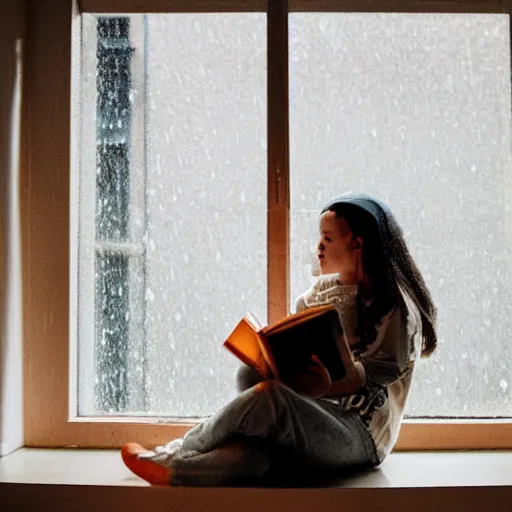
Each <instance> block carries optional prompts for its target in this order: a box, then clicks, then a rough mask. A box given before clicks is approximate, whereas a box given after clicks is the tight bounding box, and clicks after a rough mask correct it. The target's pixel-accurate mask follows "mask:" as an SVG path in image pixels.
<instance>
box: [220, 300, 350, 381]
mask: <svg viewBox="0 0 512 512" xmlns="http://www.w3.org/2000/svg"><path fill="white" fill-rule="evenodd" d="M224 346H225V347H226V348H227V349H228V350H230V351H231V352H232V353H233V354H234V355H235V356H237V357H238V358H239V359H240V360H241V361H243V362H244V363H245V364H247V365H248V366H251V367H252V368H254V369H255V370H256V371H257V372H258V373H259V374H260V375H261V376H262V377H263V378H265V379H277V380H280V381H281V382H283V383H285V384H286V383H287V382H289V381H292V380H293V376H294V375H297V372H300V371H301V370H302V369H305V368H306V367H307V366H308V365H309V364H310V363H311V357H312V356H313V355H316V356H317V357H318V358H319V359H320V361H321V362H322V363H323V365H324V366H325V367H326V368H327V370H328V371H329V375H330V377H331V380H332V381H335V380H341V379H343V378H344V377H345V375H346V368H345V364H344V363H343V358H342V356H341V353H342V352H343V351H346V350H350V349H349V348H348V345H347V343H346V341H345V339H344V336H343V327H342V324H341V320H340V317H339V314H338V312H337V311H336V309H335V308H334V306H330V305H327V306H318V307H314V308H308V309H305V310H303V311H301V312H300V313H295V314H293V315H289V316H286V317H285V318H283V319H281V320H279V321H278V322H276V323H274V324H272V325H270V326H267V327H260V326H258V325H257V324H256V323H255V322H254V321H253V320H251V318H250V317H244V318H242V319H241V320H240V322H239V323H238V324H237V326H236V327H235V329H234V330H233V331H232V332H231V334H230V335H229V336H228V338H227V339H226V341H225V342H224Z"/></svg>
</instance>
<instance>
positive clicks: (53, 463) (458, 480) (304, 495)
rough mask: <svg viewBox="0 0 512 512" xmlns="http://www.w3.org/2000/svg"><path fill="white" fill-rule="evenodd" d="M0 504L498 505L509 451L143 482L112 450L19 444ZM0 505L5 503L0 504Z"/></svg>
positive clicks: (0, 466) (377, 511)
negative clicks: (190, 483)
mask: <svg viewBox="0 0 512 512" xmlns="http://www.w3.org/2000/svg"><path fill="white" fill-rule="evenodd" d="M0 503H2V510H6V511H16V510H23V511H25V510H51V511H52V512H60V511H64V510H66V511H70V510H73V511H76V512H80V511H82V510H84V511H85V510H88V511H91V510H92V511H94V512H99V511H102V510H123V509H124V507H128V508H127V509H126V510H129V512H136V511H138V510H144V511H145V512H147V511H159V510H162V511H163V510H167V511H168V510H173V512H181V511H188V510H191V511H192V510H194V511H195V510H219V511H222V512H230V511H241V510H243V511H253V510H254V511H256V510H257V511H258V512H261V510H264V511H265V512H273V511H279V512H283V511H291V510H297V511H308V512H311V510H314V511H315V512H323V511H331V510H332V511H336V512H339V511H341V510H357V511H358V512H359V511H362V512H364V511H372V512H384V511H388V510H389V511H393V512H396V511H397V510H414V511H415V512H416V511H418V512H422V511H425V512H427V511H428V512H430V511H432V510H435V512H443V511H456V512H477V511H479V510H482V511H486V512H487V511H493V512H501V511H503V512H505V511H510V510H511V503H512V452H511V451H495V452H402V453H393V454H391V455H390V456H389V457H388V459H387V460H386V461H385V462H384V464H383V465H382V466H381V467H380V468H378V469H375V470H372V471H368V472H366V473H364V474H359V475H356V476H352V477H349V478H345V479H343V480H340V481H338V482H336V484H334V485H330V486H329V487H323V488H321V487H315V488H300V489H260V488H237V489H235V488H190V487H188V488H186V487H181V488H171V487H168V488H167V487H159V488H155V487H149V486H148V485H147V484H146V483H145V482H143V481H141V480H139V479H138V478H137V477H135V476H133V475H132V474H131V473H130V472H129V471H128V470H127V469H126V468H125V467H124V466H123V464H122V462H121V459H120V457H119V453H118V451H115V450H45V449H32V448H22V449H20V450H18V451H16V452H14V453H12V454H10V455H8V456H6V457H4V458H2V459H0ZM4 507H5V508H4Z"/></svg>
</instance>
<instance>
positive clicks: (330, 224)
mask: <svg viewBox="0 0 512 512" xmlns="http://www.w3.org/2000/svg"><path fill="white" fill-rule="evenodd" d="M361 246H362V243H361V239H360V238H359V237H358V238H356V239H354V237H353V235H352V232H351V231H350V228H349V226H348V224H347V222H346V221H345V219H344V218H343V217H338V218H337V217H336V213H335V212H331V211H327V212H324V213H323V214H322V215H321V216H320V240H319V242H318V246H317V256H318V262H319V264H320V269H321V273H322V274H336V273H339V274H340V278H341V282H342V283H343V284H357V283H358V275H357V274H358V272H359V271H360V270H362V269H360V268H359V267H360V265H361Z"/></svg>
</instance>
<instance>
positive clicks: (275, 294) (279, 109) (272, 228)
mask: <svg viewBox="0 0 512 512" xmlns="http://www.w3.org/2000/svg"><path fill="white" fill-rule="evenodd" d="M267 69H268V75H267V87H268V89H267V102H268V113H267V119H268V121H267V123H268V125H267V138H268V197H267V201H268V231H267V233H268V235H267V236H268V316H269V322H274V321H276V320H278V319H279V318H281V317H283V316H284V315H286V314H287V313H288V312H289V304H288V303H289V299H288V297H289V289H290V282H289V281H290V279H289V268H290V257H289V255H290V236H289V233H290V222H289V221H290V186H289V183H290V182H289V161H290V160H289V112H288V0H274V1H270V2H269V5H268V13H267Z"/></svg>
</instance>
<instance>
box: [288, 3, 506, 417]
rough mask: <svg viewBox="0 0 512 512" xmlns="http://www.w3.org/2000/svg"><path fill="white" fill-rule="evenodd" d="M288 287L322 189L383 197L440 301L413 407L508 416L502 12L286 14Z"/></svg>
mask: <svg viewBox="0 0 512 512" xmlns="http://www.w3.org/2000/svg"><path fill="white" fill-rule="evenodd" d="M289 27H290V59H289V62H290V148H291V179H290V181H291V203H292V212H291V233H292V240H291V244H292V248H291V283H292V285H291V296H292V300H293V298H294V297H296V296H297V295H298V294H299V293H301V292H302V291H304V290H305V289H306V288H307V287H308V286H309V284H310V282H311V276H310V270H311V265H309V263H310V258H311V249H312V246H311V241H313V240H315V239H316V231H317V221H318V210H319V208H320V207H321V205H322V204H323V203H324V201H326V200H327V199H328V198H330V197H332V196H333V195H335V194H337V193H342V192H345V191H359V192H361V191H364V192H368V193H370V194H374V195H376V196H378V197H380V198H381V199H383V200H384V201H386V202H387V203H388V204H389V205H390V206H391V208H392V210H393V211H394V213H395V214H396V216H397V219H398V221H399V222H400V224H401V225H402V227H403V229H404V233H405V237H406V240H407V242H408V244H409V247H410V250H411V252H412V254H413V256H414V258H415V259H416V261H417V263H418V266H419V267H420V269H421V271H422V273H423V274H424V277H425V278H426V281H427V284H428V285H429V288H430V290H431V292H432V294H433V297H434V299H435V302H436V303H437V306H438V309H439V321H438V328H439V329H438V332H439V349H438V351H437V352H436V354H435V355H434V356H433V357H432V358H431V359H429V360H426V361H422V362H421V363H419V364H418V365H417V368H416V377H417V378H416V381H415V384H414V388H413V390H412V396H411V397H410V400H409V403H408V407H407V413H408V415H409V416H412V417H439V416H444V417H466V416H467V417H494V416H510V415H511V413H512V400H511V397H510V391H511V387H510V385H511V384H512V382H510V371H509V369H510V365H511V360H512V345H511V344H510V343H509V340H510V339H511V337H512V286H511V285H512V279H511V270H512V269H511V261H512V259H511V254H510V252H511V236H512V232H511V221H512V217H511V211H510V205H511V204H512V203H511V183H510V176H511V168H510V135H511V133H510V54H509V27H508V17H507V16H504V15H452V14H449V15H447V14H443V15H440V14H439V15H438V14H436V15H430V14H429V15H425V14H407V15H404V14H400V15H391V14H335V13H321V14H312V13H307V14H304V13H295V14H292V15H291V16H290V24H289Z"/></svg>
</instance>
